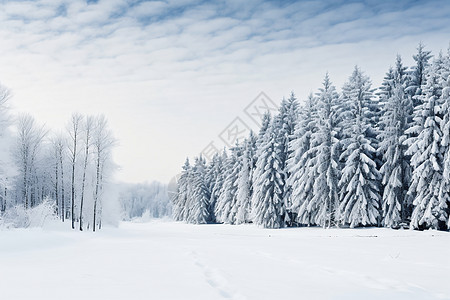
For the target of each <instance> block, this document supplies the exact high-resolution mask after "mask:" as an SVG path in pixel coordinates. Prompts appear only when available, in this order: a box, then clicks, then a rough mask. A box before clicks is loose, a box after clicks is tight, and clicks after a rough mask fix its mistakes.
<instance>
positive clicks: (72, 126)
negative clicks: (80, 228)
mask: <svg viewBox="0 0 450 300" xmlns="http://www.w3.org/2000/svg"><path fill="white" fill-rule="evenodd" d="M82 121H83V116H82V115H80V114H77V113H75V114H73V115H72V118H71V120H70V123H69V127H68V132H69V137H70V144H71V145H70V146H69V155H70V160H71V164H72V165H71V167H72V174H71V175H72V178H71V199H70V201H71V206H72V209H71V217H72V229H75V169H76V162H77V156H78V143H79V139H80V134H81V130H82Z"/></svg>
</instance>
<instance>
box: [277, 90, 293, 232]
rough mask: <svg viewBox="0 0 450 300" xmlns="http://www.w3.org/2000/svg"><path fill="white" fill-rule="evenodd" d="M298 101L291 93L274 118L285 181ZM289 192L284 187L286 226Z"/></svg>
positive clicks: (288, 210)
mask: <svg viewBox="0 0 450 300" xmlns="http://www.w3.org/2000/svg"><path fill="white" fill-rule="evenodd" d="M297 114H298V101H297V98H296V97H295V94H294V92H291V95H290V97H289V99H285V98H283V100H282V101H281V105H280V108H279V111H278V115H276V116H275V118H274V123H277V124H275V125H276V126H275V128H276V129H277V130H278V133H277V134H276V135H277V142H278V144H279V147H280V151H281V152H280V159H281V168H282V169H283V170H284V171H285V176H286V179H287V178H289V176H290V172H289V171H288V170H287V169H286V161H287V160H288V158H289V155H290V152H291V151H290V150H289V143H290V141H291V140H292V139H293V136H294V130H295V125H296V124H297V118H298V115H297ZM290 192H291V190H290V189H289V188H288V186H285V189H284V190H283V199H284V201H283V206H284V208H283V211H285V212H286V214H285V215H284V216H283V219H284V221H285V222H286V224H288V225H290V224H291V223H292V222H291V216H290V215H291V213H290V209H289V208H290V206H291V203H290V200H289V199H290V197H289V194H290Z"/></svg>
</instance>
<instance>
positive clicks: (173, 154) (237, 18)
mask: <svg viewBox="0 0 450 300" xmlns="http://www.w3.org/2000/svg"><path fill="white" fill-rule="evenodd" d="M448 24H450V2H449V1H447V0H440V1H439V0H430V1H406V0H399V1H375V0H368V1H256V0H250V1H237V0H231V1H214V2H212V1H211V2H209V1H195V0H180V1H121V0H104V1H102V0H100V1H87V2H86V1H78V0H74V1H70V0H37V1H4V0H3V1H2V0H0V81H1V82H2V83H3V84H4V85H6V86H7V87H9V88H10V89H11V90H12V92H13V95H14V97H13V99H12V100H11V103H10V105H11V106H12V108H13V111H14V112H22V111H25V112H29V113H31V114H32V115H34V116H35V117H36V118H37V119H38V120H39V121H41V122H45V123H46V124H47V126H48V127H51V128H64V126H65V123H66V121H67V120H68V119H69V116H70V115H71V113H72V112H74V111H77V112H81V113H93V114H96V113H103V114H105V115H106V116H107V117H108V119H109V121H110V123H111V127H112V129H113V131H114V133H115V135H116V137H117V138H118V139H119V146H118V148H117V149H116V153H115V160H116V162H117V163H118V164H119V165H120V166H121V170H120V172H119V173H118V179H120V180H125V181H131V182H136V181H145V180H149V181H150V180H153V179H156V180H161V181H167V180H169V179H170V178H171V177H172V176H173V175H175V174H176V173H178V172H179V171H180V166H181V165H182V163H183V162H184V159H185V158H186V156H190V157H192V156H194V155H197V154H198V153H199V152H200V151H202V149H203V148H204V147H205V146H206V145H208V143H210V142H211V141H216V140H218V135H219V134H220V133H221V132H222V131H223V129H224V128H225V127H226V126H227V125H228V124H229V123H230V122H231V121H232V120H233V119H234V118H236V117H242V120H244V121H245V122H247V121H248V119H245V115H244V114H243V109H244V108H245V107H246V106H247V105H248V103H250V102H251V101H252V100H253V99H254V98H255V97H256V96H257V95H258V94H259V93H260V92H261V91H264V92H265V93H266V94H267V95H268V96H269V97H271V98H272V99H273V100H274V101H276V102H279V101H280V99H281V98H282V97H283V96H288V94H289V93H290V91H291V90H293V91H294V92H295V93H296V94H297V95H298V97H299V98H300V99H304V98H305V97H306V96H307V94H308V93H309V92H311V91H315V90H316V89H317V88H318V87H319V86H320V83H321V81H322V78H323V76H324V74H325V73H326V72H327V71H328V72H329V73H330V76H331V79H332V81H333V82H334V83H335V84H336V85H337V86H338V88H339V87H340V86H341V85H342V83H343V82H344V81H345V80H346V78H347V77H348V76H349V75H350V73H351V71H352V69H353V67H354V65H355V64H358V65H359V66H360V67H361V68H362V70H363V71H365V72H366V73H367V74H368V75H370V76H371V77H372V80H373V82H374V84H375V85H378V84H379V83H380V82H381V80H382V77H383V75H384V73H385V72H386V71H387V69H388V67H389V65H390V64H393V62H394V59H395V56H396V55H397V54H401V55H402V56H404V59H405V62H406V63H407V64H411V63H412V58H411V55H412V54H413V53H414V51H415V48H416V46H417V44H418V42H419V41H423V42H424V44H425V45H426V46H427V49H429V50H432V51H433V52H434V53H437V52H438V51H439V50H440V49H444V50H446V49H447V47H448V45H449V41H450V26H449V25H448ZM217 146H218V147H220V146H223V145H221V144H220V143H219V142H217Z"/></svg>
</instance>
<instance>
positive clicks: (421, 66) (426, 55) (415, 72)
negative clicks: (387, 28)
mask: <svg viewBox="0 0 450 300" xmlns="http://www.w3.org/2000/svg"><path fill="white" fill-rule="evenodd" d="M431 57H432V55H431V51H427V50H425V46H424V45H423V44H422V43H419V46H417V53H416V54H415V55H413V59H414V61H415V62H416V65H415V66H414V67H412V70H411V71H410V74H411V84H410V86H408V88H407V89H406V92H408V93H409V94H410V95H411V96H413V100H414V102H413V106H414V107H417V106H418V105H420V104H421V100H420V97H419V96H420V95H421V94H422V86H425V80H426V78H425V74H426V69H427V68H428V66H429V60H430V58H431Z"/></svg>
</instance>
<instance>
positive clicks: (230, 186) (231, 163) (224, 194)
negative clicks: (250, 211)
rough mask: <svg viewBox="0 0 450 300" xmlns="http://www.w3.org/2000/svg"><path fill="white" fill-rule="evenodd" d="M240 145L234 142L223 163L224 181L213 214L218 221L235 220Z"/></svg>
mask: <svg viewBox="0 0 450 300" xmlns="http://www.w3.org/2000/svg"><path fill="white" fill-rule="evenodd" d="M241 156H242V147H241V146H240V145H239V144H237V143H236V145H235V146H234V147H233V148H231V155H230V156H229V157H228V159H227V161H226V163H225V173H224V182H223V185H222V189H221V190H220V194H219V197H218V199H217V204H216V207H215V215H216V219H217V221H218V222H221V223H228V224H234V223H235V222H236V213H237V211H236V208H235V205H236V201H237V187H238V177H239V171H240V169H241Z"/></svg>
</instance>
